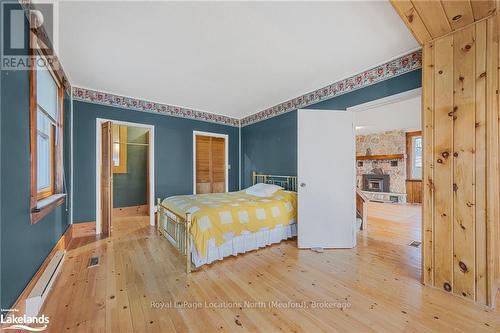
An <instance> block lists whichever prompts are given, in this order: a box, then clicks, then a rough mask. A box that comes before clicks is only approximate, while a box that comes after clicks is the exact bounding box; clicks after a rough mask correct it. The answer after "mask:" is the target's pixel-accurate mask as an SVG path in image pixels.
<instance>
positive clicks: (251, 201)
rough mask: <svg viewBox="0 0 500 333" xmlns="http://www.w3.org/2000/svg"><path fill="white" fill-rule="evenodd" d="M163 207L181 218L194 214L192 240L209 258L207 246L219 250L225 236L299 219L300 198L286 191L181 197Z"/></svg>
mask: <svg viewBox="0 0 500 333" xmlns="http://www.w3.org/2000/svg"><path fill="white" fill-rule="evenodd" d="M162 204H163V206H165V207H167V208H168V209H170V210H172V211H173V212H174V213H176V214H178V215H180V216H184V215H185V214H186V213H191V216H192V219H191V237H192V239H193V241H194V244H195V246H196V250H197V251H198V254H199V255H201V257H205V256H206V250H207V249H206V247H207V242H208V241H209V240H210V239H212V238H214V239H215V243H216V245H217V246H220V245H222V244H223V243H224V234H226V233H232V234H233V237H234V236H238V235H240V234H241V232H242V231H249V232H252V233H253V232H257V231H259V230H261V229H262V228H268V229H273V228H274V227H276V226H277V225H283V226H285V225H288V224H290V223H292V222H294V221H295V220H296V216H297V194H296V193H295V192H290V191H284V190H279V191H276V192H275V193H274V194H273V196H271V197H265V198H261V197H257V196H253V195H250V194H247V193H245V191H239V192H228V193H210V194H198V195H181V196H174V197H169V198H167V199H165V200H163V202H162Z"/></svg>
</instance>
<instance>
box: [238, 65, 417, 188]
mask: <svg viewBox="0 0 500 333" xmlns="http://www.w3.org/2000/svg"><path fill="white" fill-rule="evenodd" d="M421 76H422V73H421V70H420V69H418V70H415V71H412V72H409V73H406V74H403V75H400V76H397V77H395V78H392V79H389V80H385V81H382V82H379V83H376V84H373V85H371V86H368V87H365V88H362V89H358V90H355V91H353V92H350V93H347V94H344V95H340V96H337V97H333V98H330V99H328V100H325V101H322V102H319V103H316V104H313V105H310V106H308V107H306V108H305V109H324V110H345V109H347V108H348V107H351V106H354V105H359V104H362V103H366V102H370V101H373V100H377V99H380V98H383V97H387V96H391V95H395V94H398V93H401V92H404V91H408V90H412V89H416V88H419V87H421V85H422V78H421ZM241 143H242V144H241V177H242V179H241V185H242V187H248V186H250V185H251V182H252V179H251V174H252V171H254V170H255V171H258V172H262V173H268V174H280V175H297V111H296V110H293V111H290V112H288V113H285V114H282V115H280V116H277V117H274V118H270V119H267V120H264V121H261V122H258V123H255V124H252V125H248V126H245V127H243V128H242V129H241Z"/></svg>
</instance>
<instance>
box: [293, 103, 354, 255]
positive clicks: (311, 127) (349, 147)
mask: <svg viewBox="0 0 500 333" xmlns="http://www.w3.org/2000/svg"><path fill="white" fill-rule="evenodd" d="M355 151H356V150H355V139H354V125H353V114H352V112H350V111H333V110H298V170H297V173H298V183H299V188H298V246H299V248H316V247H317V248H352V247H354V246H356V231H355V230H356V229H355V224H356V223H355V222H356V206H355V195H356V172H355V170H356V169H355Z"/></svg>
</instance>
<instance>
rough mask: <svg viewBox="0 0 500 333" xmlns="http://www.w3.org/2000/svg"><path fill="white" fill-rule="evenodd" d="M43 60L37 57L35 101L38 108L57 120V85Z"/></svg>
mask: <svg viewBox="0 0 500 333" xmlns="http://www.w3.org/2000/svg"><path fill="white" fill-rule="evenodd" d="M44 64H45V62H44V60H43V58H41V57H39V56H38V57H37V71H36V99H37V103H38V105H39V106H41V107H42V108H43V109H44V110H45V112H47V113H48V114H49V115H50V116H51V117H52V118H53V119H54V120H57V84H56V81H54V78H53V77H52V74H51V73H50V71H49V70H48V68H47V67H45V65H44Z"/></svg>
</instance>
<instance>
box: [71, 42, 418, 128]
mask: <svg viewBox="0 0 500 333" xmlns="http://www.w3.org/2000/svg"><path fill="white" fill-rule="evenodd" d="M421 67H422V51H421V50H417V51H414V52H411V53H408V54H406V55H403V56H401V57H399V58H397V59H394V60H392V61H389V62H387V63H385V64H382V65H380V66H376V67H374V68H371V69H369V70H366V71H364V72H362V73H359V74H356V75H353V76H351V77H348V78H347V79H344V80H340V81H337V82H335V83H332V84H330V85H328V86H326V87H323V88H321V89H317V90H315V91H312V92H310V93H307V94H304V95H301V96H299V97H296V98H293V99H291V100H288V101H286V102H283V103H280V104H278V105H275V106H272V107H270V108H267V109H265V110H262V111H260V112H257V113H255V114H252V115H250V116H247V117H244V118H242V119H236V118H232V117H228V116H222V115H217V114H214V113H210V112H205V111H199V110H193V109H189V108H184V107H180V106H173V105H168V104H162V103H155V102H151V101H147V100H143V99H138V98H132V97H125V96H120V95H115V94H110V93H105V92H100V91H96V90H91V89H86V88H80V87H73V98H74V99H76V100H80V101H84V102H90V103H97V104H103V105H110V106H115V107H121V108H126V109H132V110H137V111H144V112H153V113H159V114H164V115H168V116H174V117H181V118H187V119H193V120H200V121H207V122H212V123H218V124H223V125H229V126H235V127H240V126H241V127H243V126H247V125H251V124H254V123H257V122H259V121H263V120H266V119H269V118H272V117H275V116H278V115H280V114H283V113H286V112H289V111H292V110H296V109H300V108H303V107H306V106H309V105H312V104H315V103H318V102H321V101H324V100H326V99H329V98H333V97H335V96H339V95H342V94H346V93H349V92H351V91H354V90H357V89H361V88H364V87H366V86H369V85H372V84H374V83H378V82H381V81H384V80H388V79H390V78H393V77H396V76H399V75H402V74H405V73H408V72H411V71H414V70H416V69H419V68H421Z"/></svg>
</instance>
